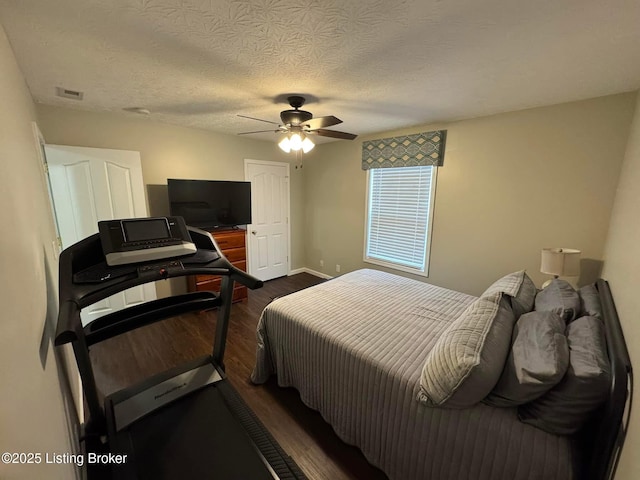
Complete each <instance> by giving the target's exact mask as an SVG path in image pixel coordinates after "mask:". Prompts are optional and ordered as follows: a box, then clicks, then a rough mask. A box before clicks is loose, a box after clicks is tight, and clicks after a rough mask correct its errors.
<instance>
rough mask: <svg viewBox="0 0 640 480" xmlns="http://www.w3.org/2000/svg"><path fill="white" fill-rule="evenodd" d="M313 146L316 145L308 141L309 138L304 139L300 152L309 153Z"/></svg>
mask: <svg viewBox="0 0 640 480" xmlns="http://www.w3.org/2000/svg"><path fill="white" fill-rule="evenodd" d="M315 146H316V145H315V144H314V143H313V142H312V141H311V140H309V137H304V140H303V141H302V151H303V152H304V153H309V152H310V151H311V150H313V147H315Z"/></svg>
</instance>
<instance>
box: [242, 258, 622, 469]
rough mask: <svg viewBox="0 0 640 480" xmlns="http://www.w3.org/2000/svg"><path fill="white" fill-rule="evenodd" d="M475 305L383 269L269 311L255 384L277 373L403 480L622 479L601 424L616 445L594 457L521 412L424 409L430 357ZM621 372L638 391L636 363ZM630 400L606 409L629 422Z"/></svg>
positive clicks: (587, 446) (262, 324)
mask: <svg viewBox="0 0 640 480" xmlns="http://www.w3.org/2000/svg"><path fill="white" fill-rule="evenodd" d="M475 300H476V297H473V296H470V295H466V294H464V293H460V292H455V291H452V290H448V289H444V288H440V287H437V286H434V285H430V284H426V283H423V282H418V281H414V280H411V279H407V278H405V277H400V276H396V275H392V274H388V273H385V272H381V271H376V270H368V269H365V270H358V271H356V272H351V273H348V274H345V275H342V276H340V277H338V278H336V279H333V280H330V281H328V282H325V283H323V284H320V285H317V286H314V287H311V288H308V289H305V290H302V291H299V292H296V293H293V294H291V295H288V296H285V297H282V298H278V299H276V300H274V301H273V302H272V303H271V304H270V305H268V306H267V308H266V309H265V310H264V312H263V314H262V316H261V319H260V321H259V324H258V330H257V337H258V349H257V358H256V365H255V369H254V371H253V373H252V377H251V379H252V381H253V382H254V383H256V384H260V383H264V382H266V381H267V379H268V378H269V377H270V376H272V375H277V381H278V385H280V386H283V387H294V388H296V389H297V390H298V392H299V393H300V396H301V399H302V401H303V402H304V403H305V404H306V405H307V406H309V407H310V408H312V409H315V410H317V411H319V412H320V413H321V414H322V416H323V417H324V419H325V420H326V421H327V422H328V423H329V424H331V425H332V426H333V428H334V430H335V432H336V433H337V435H338V436H339V437H340V438H342V439H343V440H344V441H345V442H347V443H349V444H353V445H356V446H358V447H359V448H360V449H361V451H362V452H363V454H364V455H365V457H366V458H367V459H368V460H369V462H370V463H372V464H373V465H376V466H377V467H379V468H380V469H382V470H383V471H384V472H385V473H386V474H387V475H388V476H389V478H390V479H392V480H412V479H415V480H417V479H437V480H444V479H456V480H457V479H474V480H475V479H488V480H489V479H490V480H498V479H505V480H507V479H508V480H513V479H562V480H566V479H572V478H576V479H577V478H582V477H584V476H585V474H584V472H583V466H584V465H585V463H586V461H585V460H584V458H592V460H593V461H597V462H598V464H601V463H602V462H603V461H605V460H606V462H605V463H606V464H607V465H605V466H606V468H607V469H609V470H610V468H611V465H610V464H614V463H615V460H611V459H612V458H613V457H614V455H613V453H612V452H613V451H614V447H616V446H617V445H618V444H619V443H620V442H619V439H620V435H618V433H619V431H618V430H619V429H616V431H615V432H602V431H599V430H598V428H600V427H601V425H599V424H598V425H589V427H588V428H589V431H590V432H595V431H598V433H597V434H598V435H599V436H600V437H599V438H600V439H601V443H602V441H603V440H602V439H603V437H605V436H607V435H608V436H610V437H611V438H615V439H616V440H615V441H613V440H612V445H611V448H610V449H608V451H607V452H604V453H602V452H600V450H605V449H604V447H599V450H598V451H599V454H600V455H603V456H602V457H599V458H597V459H594V458H593V451H592V449H593V445H592V444H591V443H590V442H589V441H587V442H583V443H584V444H582V445H580V446H577V442H576V440H575V438H573V437H569V436H561V435H553V434H550V433H547V432H545V431H542V430H540V429H538V428H535V427H534V426H531V425H528V424H525V423H523V422H521V421H519V420H518V415H517V409H516V408H495V407H491V406H488V405H485V404H483V403H478V404H476V405H474V406H472V407H470V408H464V409H451V408H432V407H429V406H427V405H424V404H423V403H420V402H418V401H417V397H418V393H419V383H420V376H421V371H422V368H423V365H424V363H425V359H426V358H427V355H428V354H429V352H430V350H431V349H432V348H433V346H434V344H435V343H436V342H437V340H438V338H439V336H440V335H441V334H442V333H443V332H444V331H445V330H446V328H447V326H448V325H449V324H450V323H451V322H452V321H453V320H454V319H455V318H457V317H458V316H459V315H460V314H461V313H462V312H463V311H465V309H467V307H469V306H470V305H471V304H472V303H473V302H474V301H475ZM614 310H615V309H614ZM616 323H617V322H616ZM618 327H619V325H618ZM611 336H613V335H611ZM607 337H609V332H608V330H607ZM607 340H609V338H608V339H607ZM621 348H624V341H623V340H622V347H621ZM624 353H625V354H626V348H625V352H624ZM614 357H615V356H614ZM615 358H617V357H615ZM618 363H619V364H620V365H619V366H621V368H623V369H624V370H625V371H624V376H625V385H624V386H625V387H628V386H627V385H626V378H627V371H628V372H630V364H629V363H628V355H627V356H626V359H625V361H623V362H618ZM629 374H630V373H629ZM620 375H622V372H620V373H619V376H620ZM621 383H622V382H620V381H618V384H619V385H618V388H619V389H620V388H622V385H620V384H621ZM621 391H622V390H620V392H621ZM620 392H619V393H618V395H619V396H620V395H621V393H620ZM624 395H625V399H622V397H619V398H618V399H617V400H612V401H611V402H609V401H608V402H607V404H606V405H605V406H603V408H605V407H607V408H608V407H610V406H611V405H609V404H610V403H612V402H613V403H615V405H614V406H615V407H616V408H615V415H618V416H620V417H621V416H622V411H621V410H620V408H619V407H620V406H621V407H622V409H624V401H625V400H626V391H625V392H624ZM616 423H619V422H616ZM607 438H608V437H607ZM616 442H617V443H616ZM605 443H606V442H605ZM614 444H615V445H614ZM618 450H619V449H618ZM599 468H600V467H599ZM600 469H602V468H600ZM603 474H604V473H603ZM594 478H599V477H594Z"/></svg>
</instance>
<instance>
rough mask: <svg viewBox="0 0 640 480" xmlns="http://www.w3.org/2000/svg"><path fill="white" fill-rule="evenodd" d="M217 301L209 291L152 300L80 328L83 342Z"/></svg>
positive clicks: (214, 304)
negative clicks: (83, 338) (82, 333)
mask: <svg viewBox="0 0 640 480" xmlns="http://www.w3.org/2000/svg"><path fill="white" fill-rule="evenodd" d="M220 304H221V302H220V298H219V297H218V296H217V295H216V294H214V293H213V292H195V293H187V294H185V295H178V296H176V297H166V298H160V299H158V300H152V301H150V302H146V303H143V304H141V305H135V306H133V307H129V308H126V309H124V310H118V311H117V312H114V313H112V314H109V315H105V316H104V317H100V318H98V319H96V320H94V321H93V322H91V323H90V324H88V325H87V326H86V327H84V334H85V338H86V343H87V346H88V347H90V346H91V345H95V344H96V343H100V342H103V341H105V340H108V339H109V338H113V337H115V336H118V335H121V334H123V333H126V332H130V331H132V330H135V329H137V328H140V327H144V326H147V325H151V324H153V323H156V322H160V321H162V320H165V319H167V318H171V317H175V316H177V315H182V314H184V313H189V312H196V311H204V310H210V309H212V308H216V307H219V306H220Z"/></svg>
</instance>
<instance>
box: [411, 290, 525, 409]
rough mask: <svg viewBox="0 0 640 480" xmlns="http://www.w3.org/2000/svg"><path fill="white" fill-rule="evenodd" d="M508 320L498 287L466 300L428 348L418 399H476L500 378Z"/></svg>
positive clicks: (457, 403)
mask: <svg viewBox="0 0 640 480" xmlns="http://www.w3.org/2000/svg"><path fill="white" fill-rule="evenodd" d="M514 322H515V318H514V316H513V311H512V310H511V305H510V303H509V301H508V300H507V299H506V298H505V296H504V294H503V293H502V292H495V293H493V294H491V295H488V296H483V297H480V298H478V299H477V300H476V301H474V302H473V303H472V304H471V305H469V306H468V307H467V308H466V309H465V311H464V312H462V314H461V315H460V316H459V317H458V318H457V319H456V320H455V321H453V322H452V323H451V325H450V326H449V327H448V328H447V329H446V330H445V331H444V332H443V334H442V335H441V336H440V338H438V340H437V342H436V344H435V345H434V346H433V348H432V349H431V351H430V352H429V355H428V356H427V360H426V361H425V364H424V367H423V368H422V376H421V378H420V391H419V393H418V400H419V401H421V402H423V403H426V404H427V405H431V406H446V407H453V408H466V407H470V406H472V405H475V404H476V403H478V402H480V401H481V400H482V399H483V398H484V397H486V396H487V395H488V394H489V392H490V391H491V390H492V389H493V387H494V386H495V384H496V383H497V381H498V379H499V378H500V374H501V373H502V369H503V368H504V362H505V360H506V358H507V355H508V352H509V347H510V346H511V332H512V330H513V324H514Z"/></svg>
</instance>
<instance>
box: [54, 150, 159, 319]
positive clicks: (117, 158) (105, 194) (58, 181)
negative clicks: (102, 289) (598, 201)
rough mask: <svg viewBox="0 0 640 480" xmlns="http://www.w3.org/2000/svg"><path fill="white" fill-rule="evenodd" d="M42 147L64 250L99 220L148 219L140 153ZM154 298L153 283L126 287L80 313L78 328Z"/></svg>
mask: <svg viewBox="0 0 640 480" xmlns="http://www.w3.org/2000/svg"><path fill="white" fill-rule="evenodd" d="M44 148H45V153H46V161H47V166H48V170H49V179H50V182H51V194H52V197H53V205H54V210H55V214H56V219H57V222H58V228H59V229H60V239H61V241H62V248H67V247H69V246H70V245H73V244H74V243H76V242H78V241H80V240H82V239H83V238H86V237H88V236H89V235H93V234H94V233H97V232H98V221H100V220H112V219H114V218H134V217H146V216H148V213H147V206H146V203H145V199H144V182H143V180H142V166H141V163H140V153H139V152H131V151H126V150H108V149H102V148H86V147H67V146H63V145H45V147H44ZM155 298H156V290H155V286H154V285H153V284H152V283H147V284H144V285H140V286H138V287H133V288H130V289H128V290H125V291H123V292H120V293H118V294H116V295H113V296H111V297H109V298H106V299H104V300H102V301H101V302H98V303H95V304H93V305H91V306H90V307H87V308H85V309H84V310H82V312H81V316H82V324H83V325H87V324H88V323H89V322H91V321H93V320H95V319H96V318H99V317H101V316H103V315H106V314H108V313H112V312H115V311H117V310H121V309H123V308H126V307H130V306H133V305H137V304H139V303H143V302H146V301H149V300H154V299H155Z"/></svg>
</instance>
